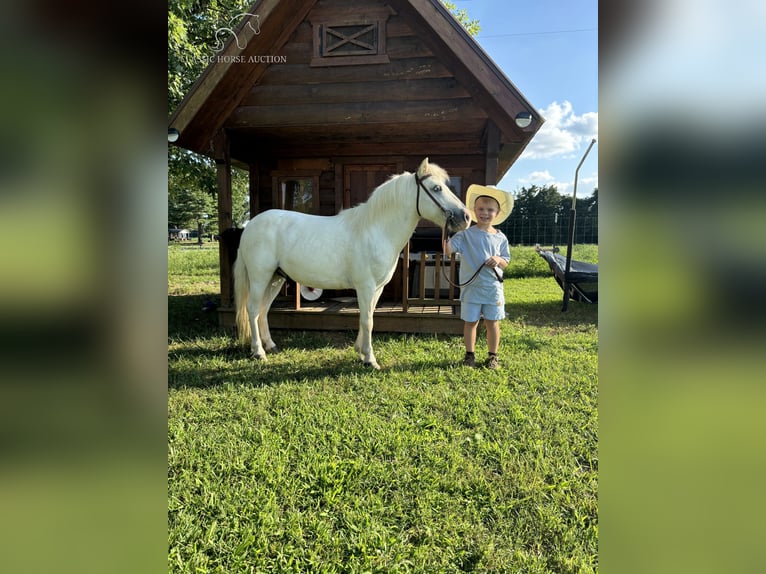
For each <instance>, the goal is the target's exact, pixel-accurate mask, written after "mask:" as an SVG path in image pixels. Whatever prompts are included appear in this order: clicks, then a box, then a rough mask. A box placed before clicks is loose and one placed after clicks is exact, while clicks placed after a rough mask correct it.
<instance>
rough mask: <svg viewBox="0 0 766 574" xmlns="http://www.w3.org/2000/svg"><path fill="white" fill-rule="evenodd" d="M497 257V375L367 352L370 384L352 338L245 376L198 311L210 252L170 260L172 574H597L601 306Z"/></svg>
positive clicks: (398, 346)
mask: <svg viewBox="0 0 766 574" xmlns="http://www.w3.org/2000/svg"><path fill="white" fill-rule="evenodd" d="M511 254H512V258H513V260H514V262H513V264H512V265H511V266H509V269H508V270H507V271H506V276H507V277H508V278H507V279H506V281H505V289H506V302H507V310H508V315H509V316H508V318H507V319H506V320H505V321H503V324H502V327H501V329H502V340H501V345H500V356H501V369H499V370H498V371H487V370H485V369H475V370H471V369H466V368H463V367H461V366H459V363H460V360H461V359H462V353H463V347H462V338H461V337H459V336H432V335H429V336H412V335H396V334H377V335H375V336H374V341H375V350H376V355H377V358H378V361H379V362H380V364H381V366H382V367H383V370H382V371H372V370H369V369H367V368H365V367H364V366H362V365H361V364H360V363H359V362H358V359H357V357H356V354H355V353H354V352H353V350H352V348H351V347H352V345H353V342H354V338H355V334H354V333H351V332H334V333H323V332H308V331H307V332H286V331H275V340H276V341H277V344H278V345H279V346H280V348H282V349H283V351H282V352H281V353H279V354H277V355H273V356H270V357H269V361H268V362H266V363H255V362H254V361H253V360H252V359H250V358H249V357H248V349H245V348H243V347H239V346H237V345H236V344H235V341H234V340H233V338H232V336H231V335H230V334H228V333H225V332H222V331H220V330H219V329H218V327H217V317H216V315H215V313H214V312H210V311H206V310H205V309H206V302H216V301H217V288H218V282H217V281H218V280H217V264H218V255H217V246H216V245H215V244H205V245H203V246H202V247H199V246H196V245H194V244H189V245H171V246H169V248H168V263H169V277H168V294H169V304H168V305H169V318H168V323H169V341H168V353H169V359H168V363H169V366H168V368H169V373H168V375H169V376H168V379H169V386H170V389H169V402H168V409H169V410H168V497H169V501H168V508H169V510H168V524H169V548H168V569H169V571H171V572H221V573H238V572H248V573H249V572H328V573H329V572H359V573H361V572H467V571H474V572H520V573H534V572H541V573H542V572H557V573H565V572H596V571H597V569H598V568H597V565H598V560H597V545H598V515H597V474H598V450H597V426H598V419H597V410H596V404H597V352H598V328H597V307H596V306H591V305H584V304H581V303H577V302H572V303H570V310H569V311H568V312H567V313H561V290H560V288H559V287H558V285H557V284H556V283H555V281H554V280H553V279H552V278H551V277H550V275H549V272H548V271H547V265H546V264H545V262H544V261H542V259H541V258H540V257H539V256H537V255H536V254H534V250H533V249H531V248H526V247H512V248H511ZM575 258H579V259H582V260H587V261H594V262H595V261H597V258H598V253H597V248H596V247H595V246H577V247H576V250H575ZM482 336H483V333H480V341H481V338H482ZM485 351H486V347H485V345H484V343H483V341H482V342H480V344H479V345H477V358H479V359H483V358H484V356H485Z"/></svg>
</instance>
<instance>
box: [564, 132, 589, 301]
mask: <svg viewBox="0 0 766 574" xmlns="http://www.w3.org/2000/svg"><path fill="white" fill-rule="evenodd" d="M595 143H596V138H593V139H592V140H590V145H589V146H588V149H586V150H585V154H584V155H583V156H582V159H581V160H580V163H578V164H577V169H576V170H575V179H574V192H573V193H572V208H571V209H570V210H569V238H568V239H567V263H566V268H565V269H564V281H563V285H562V287H563V288H564V306H563V308H562V309H561V311H562V312H563V311H566V310H567V309H568V308H569V272H570V270H571V268H572V244H573V243H574V231H575V215H576V214H577V210H576V208H575V206H576V205H577V178H578V177H579V175H580V168H581V167H582V164H583V162H584V161H585V158H586V157H588V154H589V153H590V148H592V147H593V144H595Z"/></svg>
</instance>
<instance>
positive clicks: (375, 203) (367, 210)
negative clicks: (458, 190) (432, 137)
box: [339, 163, 449, 229]
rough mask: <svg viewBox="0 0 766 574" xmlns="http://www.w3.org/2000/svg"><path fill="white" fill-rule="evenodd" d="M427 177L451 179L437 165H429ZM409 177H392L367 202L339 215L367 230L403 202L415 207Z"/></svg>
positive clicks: (398, 175)
mask: <svg viewBox="0 0 766 574" xmlns="http://www.w3.org/2000/svg"><path fill="white" fill-rule="evenodd" d="M426 175H430V176H432V177H434V178H436V179H441V180H447V179H449V175H448V174H447V171H446V170H445V169H444V168H442V167H440V166H438V165H436V164H435V163H429V164H428V169H427V170H426ZM409 176H412V174H411V173H410V172H408V171H405V172H403V173H400V174H397V175H392V176H391V177H389V178H388V179H387V180H386V181H385V182H383V183H381V184H380V185H379V186H378V187H376V188H375V189H374V190H373V192H372V194H371V195H370V197H369V199H368V200H367V201H365V202H364V203H360V204H359V205H357V206H356V207H352V208H351V209H346V210H343V211H341V212H340V214H339V215H341V216H343V217H345V218H347V220H348V221H347V222H348V223H349V224H350V225H355V226H359V229H365V228H367V227H368V226H369V225H370V223H372V222H374V221H375V220H377V219H379V218H380V214H381V213H385V212H390V211H392V210H394V209H397V208H401V205H402V202H404V201H407V200H408V199H409V200H410V201H412V202H413V206H414V202H415V199H416V196H415V195H414V194H411V195H412V198H407V197H406V194H407V192H408V191H409V189H410V188H409V186H407V185H406V178H407V177H409Z"/></svg>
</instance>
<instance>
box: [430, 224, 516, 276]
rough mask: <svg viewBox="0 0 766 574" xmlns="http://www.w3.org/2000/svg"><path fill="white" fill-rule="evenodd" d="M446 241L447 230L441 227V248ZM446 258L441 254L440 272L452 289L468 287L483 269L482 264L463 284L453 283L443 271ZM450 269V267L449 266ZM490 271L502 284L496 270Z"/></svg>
mask: <svg viewBox="0 0 766 574" xmlns="http://www.w3.org/2000/svg"><path fill="white" fill-rule="evenodd" d="M446 239H447V229H446V228H445V227H442V246H443V245H444V242H445V241H446ZM446 257H447V255H446V254H444V253H442V265H441V271H442V277H444V278H445V279H446V280H447V283H449V284H450V285H452V286H453V287H458V288H460V287H465V286H466V285H469V284H470V283H471V282H472V281H473V280H474V279H476V278H477V277H478V276H479V273H481V270H482V268H483V267H484V264H483V263H482V264H481V265H480V266H479V268H478V269H477V270H476V272H475V273H474V274H473V275H471V278H470V279H469V280H468V281H466V282H465V283H460V282H457V283H453V282H452V281H451V280H450V278H449V277H447V272H446V271H445V270H444V260H445V258H446ZM450 267H452V266H450ZM492 271H493V272H494V274H495V279H497V280H498V281H499V282H500V283H502V282H503V278H502V277H501V276H500V275H499V274H498V273H497V269H494V268H492Z"/></svg>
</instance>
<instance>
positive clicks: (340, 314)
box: [219, 297, 463, 335]
mask: <svg viewBox="0 0 766 574" xmlns="http://www.w3.org/2000/svg"><path fill="white" fill-rule="evenodd" d="M219 313H220V314H219V317H220V322H221V325H222V326H224V327H233V326H234V309H233V308H231V307H229V308H220V309H219ZM373 321H374V327H373V329H374V330H375V331H377V332H391V333H447V334H455V335H460V334H462V333H463V322H462V321H461V320H460V313H459V307H456V306H453V305H436V304H434V305H421V304H417V305H410V306H408V309H407V311H404V308H403V306H402V303H401V302H399V303H394V302H386V301H381V302H379V303H378V306H377V307H376V308H375V314H374V317H373ZM269 326H270V328H272V329H294V330H320V331H344V330H352V331H353V330H356V329H358V328H359V307H358V305H357V302H356V299H355V298H353V297H346V298H344V297H340V298H337V299H328V300H318V301H311V302H307V301H301V305H300V309H295V302H294V300H292V301H291V300H287V299H284V300H280V299H277V300H276V301H275V302H274V304H273V305H272V307H271V310H270V311H269Z"/></svg>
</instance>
